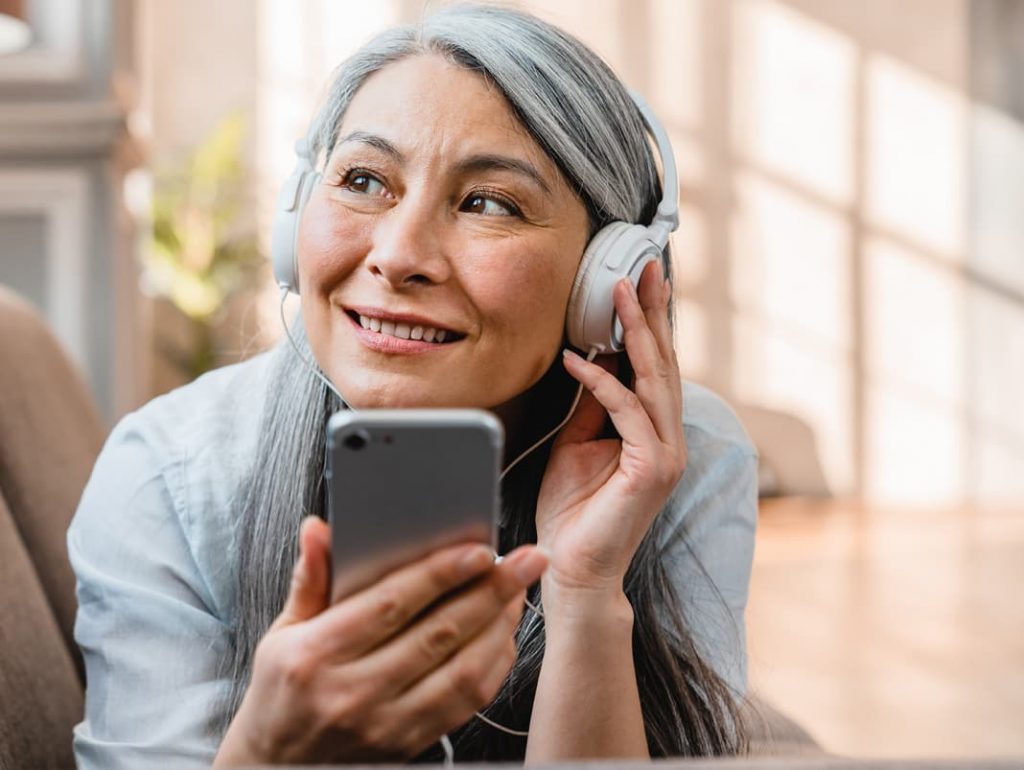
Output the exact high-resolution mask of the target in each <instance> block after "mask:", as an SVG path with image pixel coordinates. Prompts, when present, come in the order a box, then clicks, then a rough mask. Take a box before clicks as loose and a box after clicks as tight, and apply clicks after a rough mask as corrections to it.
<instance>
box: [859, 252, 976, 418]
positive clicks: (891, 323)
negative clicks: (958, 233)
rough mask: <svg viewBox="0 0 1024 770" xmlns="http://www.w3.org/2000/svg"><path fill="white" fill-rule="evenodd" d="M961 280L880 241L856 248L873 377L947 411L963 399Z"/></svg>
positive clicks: (945, 270)
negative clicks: (860, 260)
mask: <svg viewBox="0 0 1024 770" xmlns="http://www.w3.org/2000/svg"><path fill="white" fill-rule="evenodd" d="M965 302H966V297H965V294H964V284H963V280H962V279H961V278H960V277H959V276H957V275H956V274H955V273H953V272H951V271H950V270H948V269H946V268H945V267H944V266H942V265H941V264H936V263H934V262H930V261H929V259H928V258H927V257H922V256H919V255H916V254H913V253H911V252H908V251H905V250H903V249H901V248H900V247H899V246H897V245H895V244H893V243H892V242H891V241H887V240H885V239H882V238H872V239H869V240H868V241H867V242H866V244H865V250H864V306H865V307H864V313H865V337H866V341H865V358H866V362H867V366H868V370H869V372H870V373H871V374H872V375H873V376H875V378H876V381H879V379H881V380H884V381H886V382H891V383H893V384H894V385H896V386H902V387H904V388H907V389H912V390H913V391H916V392H918V393H919V394H920V395H921V396H922V397H923V398H927V399H930V400H932V401H936V402H939V403H941V404H942V405H944V406H947V407H950V408H952V407H956V406H960V405H961V404H962V402H963V398H964V381H965V377H964V374H963V372H964V365H965Z"/></svg>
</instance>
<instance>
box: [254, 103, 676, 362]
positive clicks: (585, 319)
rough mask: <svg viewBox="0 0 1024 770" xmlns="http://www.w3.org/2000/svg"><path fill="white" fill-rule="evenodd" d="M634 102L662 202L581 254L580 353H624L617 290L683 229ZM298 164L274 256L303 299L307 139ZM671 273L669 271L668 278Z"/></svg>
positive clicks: (662, 136)
mask: <svg viewBox="0 0 1024 770" xmlns="http://www.w3.org/2000/svg"><path fill="white" fill-rule="evenodd" d="M629 93H630V96H631V97H632V98H633V101H634V103H635V104H636V106H637V108H638V109H639V110H640V115H641V116H642V117H643V119H644V122H645V123H646V124H647V129H648V131H650V133H651V135H652V136H653V137H654V141H655V143H656V144H657V147H658V154H659V155H660V156H661V165H662V169H663V175H664V184H663V186H662V191H663V197H662V199H661V202H660V203H659V204H658V209H657V211H656V212H655V215H654V219H653V220H652V221H651V223H650V224H649V225H646V226H645V225H640V224H631V223H629V222H612V223H610V224H607V225H605V226H604V227H602V228H601V229H600V230H599V231H598V232H597V233H596V234H595V235H594V237H593V238H591V239H590V242H589V243H588V244H587V248H586V250H585V251H584V252H583V259H582V260H581V261H580V266H579V270H577V272H576V278H575V280H574V281H573V286H572V294H571V295H570V297H569V306H568V309H567V311H566V318H565V331H566V336H567V337H568V340H569V343H570V344H571V345H573V346H574V347H576V348H578V349H580V350H586V351H596V352H598V353H610V352H617V351H621V350H623V348H624V344H623V340H622V335H623V331H622V324H621V323H620V321H619V319H618V317H617V315H616V313H615V305H614V302H613V300H612V291H613V289H614V288H615V284H616V283H617V282H618V281H619V280H621V279H622V278H626V277H628V278H629V279H630V280H631V281H632V282H633V285H634V286H636V285H637V284H639V282H640V274H641V273H642V272H643V270H644V268H645V267H646V266H647V265H648V263H650V262H653V261H655V260H657V259H664V252H665V247H666V245H667V244H668V237H669V235H670V234H671V233H672V232H674V231H675V229H676V228H677V227H678V226H679V204H678V195H679V190H678V183H677V180H676V162H675V156H674V155H673V153H672V145H671V144H670V143H669V140H668V135H667V134H666V132H665V129H664V127H662V125H661V123H660V122H659V121H658V119H657V118H656V117H655V115H654V113H653V112H652V111H651V108H650V107H649V106H648V105H647V102H645V101H644V100H643V98H642V97H641V96H640V95H639V94H637V93H636V92H634V91H630V92H629ZM295 153H296V155H297V156H298V161H297V163H296V165H295V169H294V170H293V171H292V173H291V176H289V177H288V179H287V181H286V182H285V183H284V186H283V187H282V188H281V192H280V194H279V196H278V199H277V213H276V215H275V219H274V233H273V240H272V242H271V256H272V258H273V263H274V277H275V278H276V279H277V283H278V285H279V286H280V287H281V288H282V289H286V290H287V291H290V292H294V293H295V294H298V293H299V280H298V279H299V273H298V264H297V250H296V242H297V239H298V234H299V222H300V220H301V218H302V210H303V208H304V207H305V205H306V201H307V200H309V196H310V194H311V193H312V192H313V188H314V187H316V185H317V184H318V183H319V181H320V174H319V173H318V172H317V171H316V169H315V168H314V167H313V157H312V155H311V153H310V148H309V142H308V140H307V139H306V138H302V139H299V140H298V141H297V142H296V143H295ZM667 274H668V272H667V271H666V275H667Z"/></svg>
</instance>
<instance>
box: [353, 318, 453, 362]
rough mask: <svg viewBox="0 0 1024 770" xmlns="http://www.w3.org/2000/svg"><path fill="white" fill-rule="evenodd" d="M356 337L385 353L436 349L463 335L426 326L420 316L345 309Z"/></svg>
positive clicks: (421, 351)
mask: <svg viewBox="0 0 1024 770" xmlns="http://www.w3.org/2000/svg"><path fill="white" fill-rule="evenodd" d="M346 314H347V315H348V317H349V318H350V319H351V321H352V323H353V325H355V326H356V330H357V335H356V336H358V337H359V339H360V340H361V341H362V342H363V343H364V344H365V345H367V346H368V347H370V348H372V349H373V350H377V351H380V352H385V353H423V352H427V351H430V350H439V349H440V348H441V347H442V346H444V345H450V344H451V343H453V342H457V341H458V340H460V339H462V337H463V336H464V335H460V334H458V333H456V332H453V331H450V330H448V329H442V328H440V327H437V326H431V325H428V324H427V323H425V322H424V321H423V319H418V318H413V317H398V316H392V315H390V314H385V313H382V312H380V311H376V312H375V311H374V310H373V309H370V308H366V309H355V308H351V309H347V310H346Z"/></svg>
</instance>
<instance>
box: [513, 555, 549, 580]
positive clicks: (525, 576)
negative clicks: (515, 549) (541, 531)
mask: <svg viewBox="0 0 1024 770" xmlns="http://www.w3.org/2000/svg"><path fill="white" fill-rule="evenodd" d="M547 566H548V559H547V557H546V556H545V555H544V554H543V553H542V552H541V551H539V550H537V549H531V550H529V551H527V552H526V553H525V554H523V555H522V556H520V557H519V558H518V559H516V561H515V564H513V565H512V574H513V575H515V578H516V581H517V582H518V583H519V585H521V586H522V587H523V588H526V587H527V586H531V585H533V584H534V583H536V582H537V580H538V579H540V576H541V575H543V574H544V570H545V569H547Z"/></svg>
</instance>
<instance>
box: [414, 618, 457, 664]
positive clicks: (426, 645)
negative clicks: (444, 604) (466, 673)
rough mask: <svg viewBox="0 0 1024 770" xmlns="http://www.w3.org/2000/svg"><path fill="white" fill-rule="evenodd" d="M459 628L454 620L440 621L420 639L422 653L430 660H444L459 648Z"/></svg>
mask: <svg viewBox="0 0 1024 770" xmlns="http://www.w3.org/2000/svg"><path fill="white" fill-rule="evenodd" d="M460 636H461V635H460V633H459V627H458V625H457V624H456V623H455V621H453V620H448V619H444V620H440V621H438V622H437V623H436V624H435V625H433V626H432V627H431V628H429V629H427V630H426V631H425V632H424V634H423V635H422V636H421V637H420V640H419V644H420V647H421V650H422V653H423V655H424V657H425V658H427V659H428V660H439V659H441V660H443V659H444V658H447V657H448V656H449V655H450V654H451V653H452V652H454V651H455V649H456V648H458V646H459V639H460Z"/></svg>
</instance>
